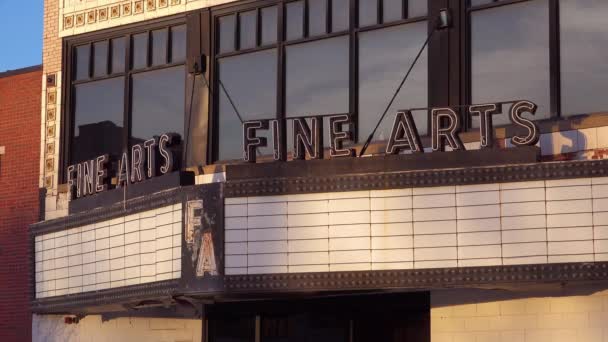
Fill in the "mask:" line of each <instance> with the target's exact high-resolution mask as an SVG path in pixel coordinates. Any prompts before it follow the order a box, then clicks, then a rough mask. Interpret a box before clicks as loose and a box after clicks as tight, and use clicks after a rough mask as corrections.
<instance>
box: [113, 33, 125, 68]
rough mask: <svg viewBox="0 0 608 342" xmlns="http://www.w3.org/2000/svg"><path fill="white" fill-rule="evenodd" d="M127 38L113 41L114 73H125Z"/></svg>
mask: <svg viewBox="0 0 608 342" xmlns="http://www.w3.org/2000/svg"><path fill="white" fill-rule="evenodd" d="M125 55H126V52H125V38H116V39H112V73H113V74H116V73H119V72H124V71H125Z"/></svg>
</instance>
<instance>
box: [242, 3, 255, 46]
mask: <svg viewBox="0 0 608 342" xmlns="http://www.w3.org/2000/svg"><path fill="white" fill-rule="evenodd" d="M257 15H258V14H257V12H256V11H249V12H243V13H241V14H239V30H240V38H239V43H240V48H241V49H250V48H253V47H255V46H256V41H255V39H256V30H257V28H256V24H257Z"/></svg>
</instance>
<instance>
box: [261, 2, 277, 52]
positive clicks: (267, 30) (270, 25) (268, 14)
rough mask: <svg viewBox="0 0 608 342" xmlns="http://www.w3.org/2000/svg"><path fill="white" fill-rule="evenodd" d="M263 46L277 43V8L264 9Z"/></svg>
mask: <svg viewBox="0 0 608 342" xmlns="http://www.w3.org/2000/svg"><path fill="white" fill-rule="evenodd" d="M261 11H262V38H261V42H262V45H266V44H274V43H276V41H277V7H276V6H272V7H265V8H262V10H261Z"/></svg>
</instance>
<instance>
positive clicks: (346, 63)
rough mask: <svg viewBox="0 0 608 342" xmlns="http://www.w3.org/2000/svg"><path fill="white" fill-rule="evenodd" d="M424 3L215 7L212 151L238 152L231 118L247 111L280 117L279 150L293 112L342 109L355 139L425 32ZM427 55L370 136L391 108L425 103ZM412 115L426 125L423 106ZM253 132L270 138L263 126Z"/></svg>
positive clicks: (369, 125) (383, 130)
mask: <svg viewBox="0 0 608 342" xmlns="http://www.w3.org/2000/svg"><path fill="white" fill-rule="evenodd" d="M353 6H355V7H353ZM427 6H428V5H427V1H418V0H409V1H408V0H296V1H277V2H275V3H272V4H268V3H265V4H264V5H263V7H255V5H243V6H241V7H240V8H237V9H236V11H235V10H234V9H232V10H230V9H226V10H221V11H218V12H216V13H215V16H214V18H215V20H214V22H215V27H216V29H217V33H216V44H215V56H216V58H215V68H216V73H217V75H216V82H215V89H216V92H215V93H216V94H215V101H216V105H215V107H214V108H215V111H214V112H215V113H217V114H216V116H217V120H216V122H217V123H216V131H215V132H216V141H217V148H216V151H215V160H221V161H226V160H237V159H240V158H241V157H242V151H241V149H242V141H241V139H240V137H241V134H242V133H241V124H242V122H243V121H247V120H252V119H285V120H286V121H287V123H286V129H287V131H286V137H287V138H286V139H287V148H288V151H290V150H291V148H292V144H291V139H292V132H291V119H293V118H297V117H310V116H329V115H335V114H345V113H348V114H351V115H352V116H353V117H354V118H356V119H357V118H358V123H356V125H357V127H358V131H357V132H355V133H358V135H359V141H360V140H364V139H365V138H367V135H369V134H371V132H372V130H373V128H374V126H375V124H376V122H378V121H379V120H380V118H381V115H382V112H383V109H384V107H385V106H386V103H387V102H388V101H389V100H390V97H391V95H392V93H393V92H394V91H395V90H396V89H397V87H398V85H399V83H400V80H401V78H402V77H403V75H404V74H405V72H406V71H407V70H408V67H409V66H410V65H411V63H412V62H413V60H414V58H415V56H416V54H417V53H418V51H419V50H420V48H421V47H422V46H423V44H424V42H425V40H426V38H427V35H428V33H427V32H428V22H427V21H426V13H427ZM281 19H282V20H281ZM427 59H428V55H427V53H426V52H424V53H423V55H422V57H421V58H420V60H419V62H418V63H417V64H416V66H415V69H414V71H413V73H412V75H411V76H410V78H409V79H408V82H407V84H406V85H405V86H404V87H403V89H402V90H401V92H400V93H399V96H398V100H397V101H395V104H394V105H393V106H392V107H391V112H390V113H389V115H387V116H386V117H385V119H384V120H383V121H382V125H381V127H380V128H379V129H378V131H377V132H376V134H375V140H385V139H387V135H388V134H389V133H390V132H387V131H388V129H389V128H388V126H389V125H390V122H392V117H393V115H394V111H395V110H396V109H402V108H413V107H426V106H427V105H428V82H427V78H428V72H427V71H428V68H427V65H428V63H427ZM417 120H418V121H419V125H420V127H421V129H422V131H423V132H426V128H427V121H426V113H425V111H423V112H421V113H420V115H419V117H417ZM327 123H328V120H327V119H326V120H325V124H324V126H327ZM259 134H267V135H266V138H268V142H269V143H270V141H271V140H270V136H269V134H270V133H269V132H268V131H267V132H266V133H263V132H260V133H259ZM327 135H328V131H327V129H325V132H324V139H323V140H324V143H325V145H326V146H328V140H329V139H328V137H327ZM270 153H271V151H270V148H263V149H258V154H259V155H261V156H265V155H269V154H270Z"/></svg>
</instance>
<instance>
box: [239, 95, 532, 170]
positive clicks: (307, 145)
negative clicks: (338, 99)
mask: <svg viewBox="0 0 608 342" xmlns="http://www.w3.org/2000/svg"><path fill="white" fill-rule="evenodd" d="M537 108H538V107H537V106H536V104H534V103H532V102H530V101H527V100H522V101H515V102H513V103H512V105H511V107H510V108H509V112H508V115H509V119H510V121H511V122H512V123H513V124H514V125H516V126H519V127H522V128H525V129H526V133H525V134H524V135H516V136H514V137H512V138H511V143H512V144H513V145H515V146H527V145H535V144H536V143H537V142H538V139H539V131H538V127H537V126H536V124H535V123H534V122H532V121H531V120H529V119H527V118H525V117H524V116H523V114H525V113H529V114H531V115H534V114H535V113H536V110H537ZM430 112H431V147H432V150H433V151H434V152H435V151H441V152H443V151H445V147H446V146H449V147H451V148H452V150H454V151H456V150H464V144H463V143H462V141H461V140H460V137H459V133H460V131H461V128H462V122H461V116H460V115H458V113H457V112H456V109H455V108H452V107H440V108H431V109H430ZM466 112H467V115H469V116H471V117H479V121H480V125H479V133H480V137H481V148H491V147H493V141H494V137H493V129H492V117H493V116H494V115H498V114H502V104H500V103H490V104H477V105H471V106H468V107H467V111H466ZM324 117H326V116H312V117H308V118H293V119H289V120H291V124H292V129H293V141H292V144H293V145H292V146H293V151H294V152H293V159H294V160H298V159H299V160H301V159H305V158H306V156H308V158H310V159H323V158H324V155H323V152H324V151H323V118H324ZM308 121H310V124H309V123H308ZM345 126H347V127H348V129H344V127H345ZM284 127H285V125H282V124H281V121H280V120H279V119H268V120H252V121H246V122H244V123H243V159H244V160H245V161H247V162H250V163H255V162H256V150H257V149H258V148H261V147H266V146H268V141H267V140H268V139H267V138H265V137H259V136H257V132H258V131H261V130H268V129H270V130H271V135H272V149H273V159H274V160H286V153H285V151H286V146H282V143H281V139H282V135H283V134H285V132H284V129H285V128H284ZM353 131H354V121H353V120H352V117H351V116H350V115H348V114H340V115H332V116H329V157H330V158H338V157H353V156H355V155H356V154H355V150H354V148H348V147H344V143H345V142H349V141H350V142H352V141H353V135H352V132H353ZM403 150H409V151H411V152H412V153H422V152H423V146H422V143H421V140H420V135H419V133H418V129H417V128H416V124H415V122H414V119H413V116H412V112H411V110H403V111H399V112H397V114H396V115H395V119H394V121H393V126H392V130H391V135H390V137H389V139H388V142H387V144H386V148H385V151H386V153H387V154H398V153H399V152H401V151H403Z"/></svg>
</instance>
